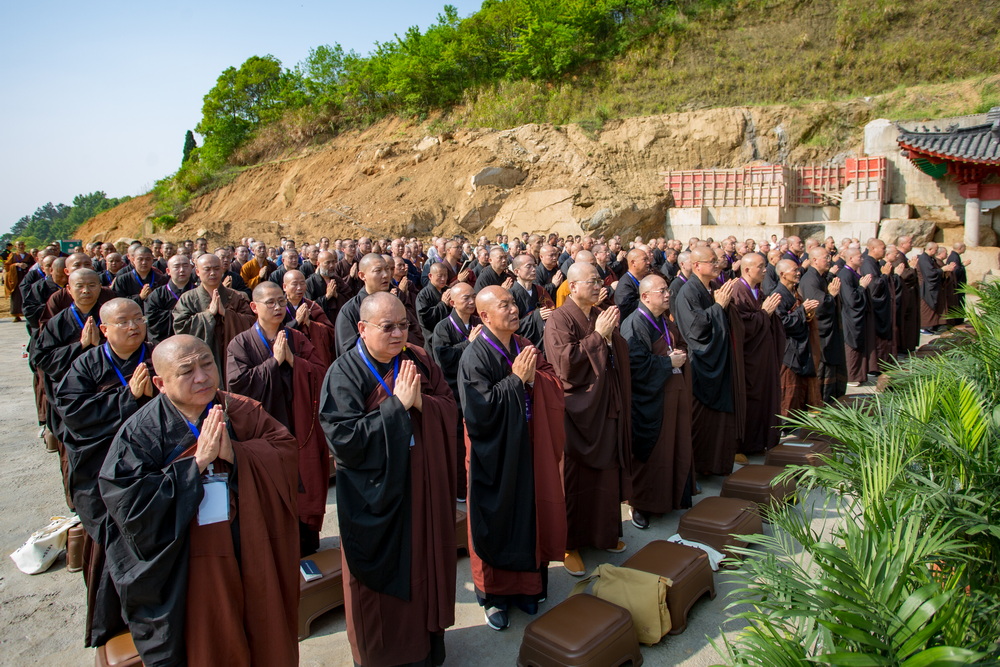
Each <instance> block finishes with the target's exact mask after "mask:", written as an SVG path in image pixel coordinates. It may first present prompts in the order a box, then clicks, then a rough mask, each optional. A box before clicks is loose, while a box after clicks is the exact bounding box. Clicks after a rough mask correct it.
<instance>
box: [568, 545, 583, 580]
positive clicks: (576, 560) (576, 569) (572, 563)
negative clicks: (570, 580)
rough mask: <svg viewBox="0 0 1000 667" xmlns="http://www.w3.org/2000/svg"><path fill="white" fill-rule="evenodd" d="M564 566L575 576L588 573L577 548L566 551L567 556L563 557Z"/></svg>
mask: <svg viewBox="0 0 1000 667" xmlns="http://www.w3.org/2000/svg"><path fill="white" fill-rule="evenodd" d="M563 567H564V568H566V571H567V572H569V573H570V574H572V575H573V576H574V577H582V576H583V575H585V574H587V570H585V569H584V568H583V559H582V558H580V552H579V551H577V550H576V549H573V550H572V551H567V552H566V556H565V557H564V558H563Z"/></svg>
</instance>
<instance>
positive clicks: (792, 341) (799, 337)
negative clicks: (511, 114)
mask: <svg viewBox="0 0 1000 667" xmlns="http://www.w3.org/2000/svg"><path fill="white" fill-rule="evenodd" d="M775 291H776V292H777V293H778V294H780V295H781V302H780V303H779V304H778V309H777V310H776V311H775V312H776V313H777V315H778V318H779V319H780V320H781V326H782V327H783V328H784V330H785V354H784V357H783V358H782V360H781V363H783V364H784V365H785V366H788V367H789V368H791V369H792V372H794V373H795V374H796V375H804V376H807V377H811V376H813V375H815V374H816V369H815V368H814V367H813V360H812V354H811V353H810V350H809V322H808V321H807V319H806V311H805V309H804V308H795V296H794V295H793V294H792V293H791V292H789V291H788V289H787V288H786V287H785V286H784V285H778V287H777V289H776V290H775Z"/></svg>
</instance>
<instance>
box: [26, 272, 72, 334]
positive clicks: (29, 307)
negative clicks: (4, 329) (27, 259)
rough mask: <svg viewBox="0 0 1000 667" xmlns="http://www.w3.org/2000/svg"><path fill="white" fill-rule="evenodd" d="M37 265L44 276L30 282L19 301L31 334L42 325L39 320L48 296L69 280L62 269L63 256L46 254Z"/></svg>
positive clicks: (61, 287)
mask: <svg viewBox="0 0 1000 667" xmlns="http://www.w3.org/2000/svg"><path fill="white" fill-rule="evenodd" d="M38 266H40V267H41V270H42V271H43V272H44V273H45V276H44V277H43V278H42V279H41V280H36V281H35V282H33V283H32V284H31V287H29V288H28V293H27V294H25V296H24V299H22V301H21V314H22V315H24V319H25V320H27V322H28V331H29V333H30V335H32V336H33V335H35V332H37V331H38V329H39V328H41V326H42V324H41V322H40V320H41V317H42V313H43V312H44V311H45V304H46V303H48V301H49V297H50V296H52V295H53V294H55V293H56V292H58V291H59V290H61V289H63V288H64V287H66V282H67V281H68V280H69V275H68V274H67V273H66V272H65V271H64V269H65V267H66V259H65V258H63V257H55V256H54V255H46V256H45V257H44V258H43V259H42V261H41V262H39V264H38ZM53 266H55V271H54V272H53V270H52V267H53Z"/></svg>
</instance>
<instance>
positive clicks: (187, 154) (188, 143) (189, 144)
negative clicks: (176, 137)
mask: <svg viewBox="0 0 1000 667" xmlns="http://www.w3.org/2000/svg"><path fill="white" fill-rule="evenodd" d="M196 148H198V144H197V142H195V140H194V132H192V131H191V130H188V131H187V134H185V135H184V157H182V158H181V164H184V163H185V162H187V161H188V160H189V159H190V158H191V152H192V151H193V150H194V149H196Z"/></svg>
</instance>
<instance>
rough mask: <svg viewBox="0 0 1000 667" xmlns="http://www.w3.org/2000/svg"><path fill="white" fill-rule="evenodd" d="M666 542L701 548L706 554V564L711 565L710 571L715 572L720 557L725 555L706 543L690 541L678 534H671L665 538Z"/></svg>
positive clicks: (720, 559)
mask: <svg viewBox="0 0 1000 667" xmlns="http://www.w3.org/2000/svg"><path fill="white" fill-rule="evenodd" d="M667 542H676V543H677V544H683V545H684V546H686V547H694V548H695V549H701V550H702V551H704V552H705V553H707V554H708V564H709V565H711V566H712V571H713V572H715V571H717V570H718V569H719V563H721V562H722V559H723V558H725V557H726V555H725V554H724V553H722V552H721V551H716V550H715V549H713V548H712V547H710V546H708V545H707V544H702V543H701V542H692V541H691V540H685V539H684V538H683V537H681V536H680V535H679V534H675V535H671V536H670V537H668V538H667Z"/></svg>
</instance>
